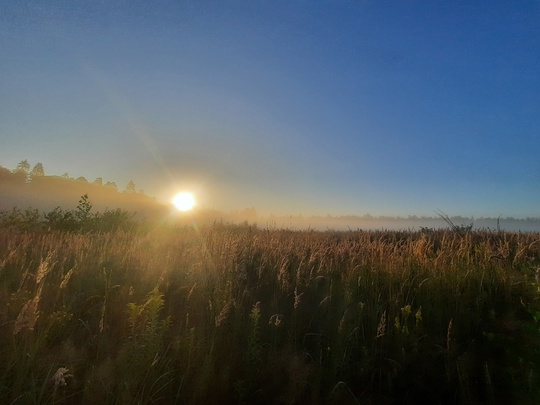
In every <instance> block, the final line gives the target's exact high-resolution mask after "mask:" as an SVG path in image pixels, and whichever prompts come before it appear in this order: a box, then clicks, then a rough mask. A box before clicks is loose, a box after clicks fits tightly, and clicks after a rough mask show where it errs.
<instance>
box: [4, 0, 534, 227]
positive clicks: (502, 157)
mask: <svg viewBox="0 0 540 405" xmlns="http://www.w3.org/2000/svg"><path fill="white" fill-rule="evenodd" d="M4 3H5V4H4ZM72 3H73V4H72ZM207 3H208V2H191V1H185V0H178V1H162V2H152V3H150V2H114V1H113V2H95V1H89V0H80V1H78V2H65V1H58V0H57V1H51V2H47V6H41V5H40V4H41V3H40V2H18V1H17V2H3V3H2V7H1V9H2V12H0V44H2V57H1V58H0V72H2V74H1V75H0V94H1V95H2V97H0V144H1V145H2V147H1V148H0V166H2V167H5V168H7V169H9V170H12V169H14V168H15V167H16V165H17V164H18V162H20V161H22V160H24V159H27V160H28V161H29V162H30V164H31V165H34V164H36V163H37V162H40V163H42V164H43V165H44V167H45V173H46V175H55V176H56V175H58V176H59V175H62V173H66V172H67V173H69V176H70V177H73V178H78V177H79V176H82V177H85V178H86V179H88V181H89V182H92V181H93V179H96V178H98V177H100V178H103V179H104V180H105V182H107V181H110V182H115V183H116V184H117V185H118V188H119V191H121V190H123V189H124V188H125V187H126V185H127V184H129V182H130V181H133V182H134V183H135V184H136V187H137V189H143V190H144V191H145V194H146V195H148V196H152V197H156V198H157V199H158V200H159V201H160V202H163V203H165V204H171V205H172V199H173V195H172V193H173V192H176V191H179V190H184V191H191V192H192V193H194V194H195V196H196V198H197V205H196V207H197V209H200V210H202V209H206V208H208V209H210V208H211V209H214V210H217V211H233V210H242V209H244V208H248V207H255V208H256V210H257V214H258V215H268V214H276V215H296V214H302V215H327V214H330V215H364V214H366V213H369V214H371V215H375V216H377V215H390V216H392V215H402V216H408V215H417V216H424V215H427V216H430V215H433V211H435V210H437V209H441V210H443V211H444V212H447V213H448V214H452V215H465V216H470V215H474V216H492V217H497V216H498V215H500V214H502V215H503V216H514V217H519V218H525V217H537V216H539V215H540V211H539V206H538V201H539V200H540V166H539V164H540V163H539V161H538V159H537V157H538V156H537V155H538V153H537V151H538V150H540V136H539V133H538V128H540V114H538V108H539V106H540V98H539V95H540V81H539V80H537V79H536V78H537V76H538V75H537V71H538V66H539V65H540V53H539V52H538V49H537V48H538V43H539V41H540V25H539V24H538V16H539V15H540V2H510V1H507V2H502V3H501V4H499V3H497V6H493V5H492V4H491V3H490V2H480V3H482V4H478V2H452V4H446V3H444V4H439V3H440V2H357V1H347V2H338V3H339V4H338V5H336V4H335V3H336V2H335V1H329V0H321V1H319V2H316V4H309V5H308V4H306V2H256V5H250V6H249V7H248V6H246V4H245V2H242V1H232V2H230V3H231V4H229V2H227V4H222V2H212V6H208V4H207ZM458 3H459V4H458ZM456 32H459V35H456ZM501 55H504V58H503V57H501ZM21 66H23V67H24V68H21ZM2 191H3V190H2V189H0V195H2ZM173 207H176V205H174V206H172V207H171V208H173Z"/></svg>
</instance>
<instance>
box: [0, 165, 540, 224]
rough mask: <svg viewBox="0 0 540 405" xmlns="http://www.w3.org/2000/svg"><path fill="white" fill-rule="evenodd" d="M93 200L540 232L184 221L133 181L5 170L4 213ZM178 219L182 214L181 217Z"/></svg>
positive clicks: (169, 216)
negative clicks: (177, 209) (190, 209)
mask: <svg viewBox="0 0 540 405" xmlns="http://www.w3.org/2000/svg"><path fill="white" fill-rule="evenodd" d="M83 195H87V196H88V198H89V201H90V202H91V204H92V207H93V210H95V211H96V212H103V211H106V210H112V209H118V208H120V209H122V210H125V211H128V212H130V213H133V215H134V217H135V218H139V219H142V218H144V219H150V220H161V221H167V222H171V221H172V222H179V223H193V222H197V223H198V224H203V223H208V222H215V221H223V222H226V223H242V224H244V225H257V226H259V227H264V228H286V229H291V230H302V229H313V230H323V231H324V230H340V231H347V230H357V229H366V230H367V229H388V230H419V231H420V230H423V231H429V230H430V229H438V228H445V227H455V228H456V229H458V230H459V229H461V230H466V229H467V228H471V229H472V228H474V229H490V230H507V231H523V232H540V218H537V217H535V218H524V219H517V218H512V217H502V216H501V217H499V218H484V217H480V218H470V217H462V216H446V215H445V214H444V213H442V212H441V213H434V214H435V215H434V216H408V217H399V216H378V217H377V216H372V215H369V214H364V215H343V216H332V215H330V214H328V215H322V216H313V215H312V216H303V215H280V216H276V215H269V216H260V215H258V214H257V211H256V209H255V207H250V208H244V209H239V210H235V211H230V212H221V211H217V210H207V209H203V208H200V207H199V208H198V209H196V210H194V211H193V212H191V213H189V214H184V215H183V216H182V215H178V214H177V213H175V212H174V210H173V209H172V206H171V205H170V204H166V203H161V202H159V201H157V200H156V199H155V198H153V197H150V196H147V195H146V194H145V193H144V191H143V190H137V189H136V185H135V183H134V182H133V181H132V180H131V181H129V182H128V184H127V185H126V187H125V189H123V190H121V191H119V189H118V186H117V184H116V183H115V182H113V181H107V182H105V181H104V180H103V178H102V177H98V178H96V179H95V180H93V181H88V180H87V179H86V178H84V177H78V178H72V177H70V176H69V175H68V174H67V173H64V174H63V175H61V176H58V175H46V174H45V168H44V167H43V164H41V163H36V164H35V165H33V166H32V165H31V164H30V163H29V162H28V161H27V160H23V161H21V162H19V163H18V164H17V166H16V167H15V168H14V169H12V170H10V169H8V168H5V167H3V166H0V211H8V210H11V209H13V208H14V207H17V208H18V209H27V208H33V209H38V210H40V211H43V212H46V211H47V212H48V211H51V210H54V209H55V208H57V207H61V208H63V209H69V208H74V207H75V206H76V205H77V201H79V199H80V197H81V196H83ZM174 214H177V215H176V216H175V215H174Z"/></svg>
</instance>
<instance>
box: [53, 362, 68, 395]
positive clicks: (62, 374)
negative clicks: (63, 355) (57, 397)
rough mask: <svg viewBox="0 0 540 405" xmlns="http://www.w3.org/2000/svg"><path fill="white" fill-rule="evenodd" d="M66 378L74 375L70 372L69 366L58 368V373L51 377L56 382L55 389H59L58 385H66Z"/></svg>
mask: <svg viewBox="0 0 540 405" xmlns="http://www.w3.org/2000/svg"><path fill="white" fill-rule="evenodd" d="M66 378H73V375H72V374H69V369H68V368H65V367H60V368H59V369H58V370H56V373H54V375H53V377H52V379H51V380H52V381H53V382H54V390H55V391H56V390H57V389H58V387H64V386H66V384H67V383H66Z"/></svg>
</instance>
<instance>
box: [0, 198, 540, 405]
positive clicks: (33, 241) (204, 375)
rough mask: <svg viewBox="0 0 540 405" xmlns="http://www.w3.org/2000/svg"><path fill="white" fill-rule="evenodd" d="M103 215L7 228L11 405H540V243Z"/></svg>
mask: <svg viewBox="0 0 540 405" xmlns="http://www.w3.org/2000/svg"><path fill="white" fill-rule="evenodd" d="M90 209H91V206H90V207H89V206H88V201H87V200H85V199H81V201H80V202H79V206H78V207H77V209H76V210H74V211H69V212H68V211H60V212H58V211H57V212H56V213H55V214H51V213H49V214H51V215H48V214H47V215H48V216H47V215H45V216H40V215H39V214H35V215H34V216H32V215H31V213H30V214H28V215H26V214H25V213H21V212H18V214H17V212H15V211H14V212H8V213H4V214H3V216H2V217H1V221H0V300H1V302H3V303H4V305H2V306H1V307H0V359H1V361H0V402H1V403H5V404H98V403H99V404H151V403H156V404H202V403H240V404H242V403H245V404H304V403H310V404H332V403H336V404H337V403H339V404H358V403H361V404H375V403H376V404H391V403H410V404H415V403H447V404H460V403H521V404H527V403H531V404H532V403H539V402H540V381H539V376H540V333H539V323H538V322H540V290H539V286H538V284H537V283H536V282H535V279H534V275H535V270H536V267H538V266H540V235H539V234H535V233H508V232H502V231H501V232H497V231H488V230H485V231H472V230H467V232H463V233H458V232H455V231H453V230H434V229H422V230H420V231H409V232H398V231H392V232H390V231H369V232H367V231H360V230H359V231H349V232H332V231H327V232H315V231H292V230H283V229H258V228H256V227H254V226H249V225H244V226H233V225H224V224H222V223H216V224H214V225H212V226H205V227H201V228H198V227H196V226H189V227H188V226H184V227H175V226H172V225H168V226H165V225H161V226H158V225H156V226H140V224H136V223H134V222H132V221H131V220H130V217H129V215H128V214H127V213H124V212H123V211H113V213H112V214H108V215H109V216H108V217H107V216H106V217H104V216H103V215H101V214H100V215H101V216H99V215H98V216H95V215H93V214H91V211H90ZM85 213H86V214H85ZM15 214H17V215H15ZM21 218H22V219H21ZM32 218H33V219H32ZM65 218H68V220H67V222H66V221H64V219H65Z"/></svg>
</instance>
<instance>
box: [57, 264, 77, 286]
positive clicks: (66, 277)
mask: <svg viewBox="0 0 540 405" xmlns="http://www.w3.org/2000/svg"><path fill="white" fill-rule="evenodd" d="M74 270H75V268H72V269H70V270H69V271H68V272H67V273H66V274H65V275H64V277H63V278H62V282H61V283H60V289H61V290H63V289H64V288H66V287H67V285H68V283H69V280H70V279H71V276H73V272H74Z"/></svg>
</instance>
